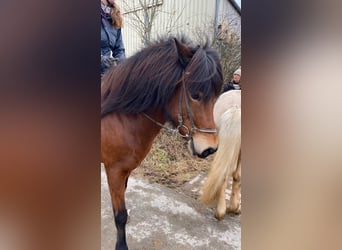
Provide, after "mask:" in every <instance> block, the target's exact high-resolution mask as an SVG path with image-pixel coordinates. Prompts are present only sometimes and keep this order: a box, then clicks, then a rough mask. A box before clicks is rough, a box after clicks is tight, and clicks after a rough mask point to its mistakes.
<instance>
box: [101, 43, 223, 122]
mask: <svg viewBox="0 0 342 250" xmlns="http://www.w3.org/2000/svg"><path fill="white" fill-rule="evenodd" d="M184 70H186V72H187V74H185V83H186V86H187V89H188V90H189V91H190V92H191V93H197V92H198V91H201V92H202V93H203V96H202V98H203V100H204V101H208V100H209V99H210V97H212V96H213V95H215V96H218V95H219V93H220V91H221V87H222V84H223V77H222V70H221V64H220V61H219V57H218V54H217V52H216V51H215V50H213V49H211V48H209V47H208V46H207V45H205V46H203V47H202V46H193V45H192V44H191V43H190V42H189V41H188V40H186V39H185V38H184V37H182V38H181V39H179V40H178V39H176V38H174V37H169V38H166V39H160V40H159V41H157V42H155V43H153V44H150V45H149V46H148V47H147V48H145V49H143V50H141V51H140V52H138V53H136V54H135V55H133V56H132V57H130V58H128V59H126V60H125V61H123V62H122V63H121V64H119V65H118V66H117V67H114V68H111V69H109V70H108V72H107V73H106V74H105V75H104V77H103V79H102V81H103V86H102V87H101V117H104V116H105V115H107V114H109V113H111V112H124V113H131V114H137V113H141V112H146V111H148V110H157V109H163V108H164V107H165V106H166V105H167V103H168V102H169V101H170V98H171V97H172V96H173V95H174V92H175V89H176V87H177V84H178V83H180V82H181V78H182V74H183V71H184Z"/></svg>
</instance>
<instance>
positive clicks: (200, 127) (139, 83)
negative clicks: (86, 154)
mask: <svg viewBox="0 0 342 250" xmlns="http://www.w3.org/2000/svg"><path fill="white" fill-rule="evenodd" d="M222 84H223V76H222V69H221V64H220V60H219V56H218V54H217V52H216V50H214V49H212V48H210V47H209V46H208V45H207V44H206V45H204V46H199V45H197V46H194V45H193V44H192V43H191V42H189V41H188V40H187V39H186V38H185V37H181V38H179V39H177V38H174V37H169V38H164V39H159V40H158V41H156V42H155V43H152V44H150V45H149V46H148V47H146V48H145V49H143V50H141V51H140V52H138V53H136V54H135V55H133V56H132V57H130V58H127V59H126V60H125V61H123V62H122V63H121V64H119V65H118V66H116V67H114V68H111V69H109V70H108V72H106V74H105V75H104V76H103V78H102V86H101V161H102V162H103V164H104V166H105V170H106V175H107V180H108V185H109V190H110V195H111V200H112V206H113V211H114V220H115V226H116V229H117V241H116V249H117V250H122V249H128V247H127V243H126V231H125V226H126V222H127V210H126V206H125V191H126V187H127V180H128V177H129V175H130V173H131V171H132V170H134V169H135V168H136V167H138V166H139V164H140V163H141V161H142V160H143V159H144V158H145V157H146V155H147V153H148V152H149V151H150V149H151V146H152V142H153V140H154V138H155V137H156V136H157V134H158V133H159V132H160V130H161V129H162V128H169V127H166V126H165V124H166V123H168V124H170V125H171V126H172V127H173V130H175V131H177V132H179V134H180V135H182V136H183V137H185V138H186V139H187V140H188V141H189V143H188V148H189V150H190V152H191V153H192V154H193V155H197V156H198V157H201V158H205V157H207V156H208V155H210V154H212V153H214V152H215V151H216V149H217V144H218V142H217V135H216V129H215V123H214V119H213V108H214V102H215V101H216V99H217V97H218V95H219V94H220V91H221V88H222Z"/></svg>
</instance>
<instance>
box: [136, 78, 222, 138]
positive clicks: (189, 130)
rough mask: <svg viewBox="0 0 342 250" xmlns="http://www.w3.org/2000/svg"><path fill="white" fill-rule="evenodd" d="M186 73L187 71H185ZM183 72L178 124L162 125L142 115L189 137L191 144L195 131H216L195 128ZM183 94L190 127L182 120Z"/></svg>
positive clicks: (214, 130) (211, 132)
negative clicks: (182, 131)
mask: <svg viewBox="0 0 342 250" xmlns="http://www.w3.org/2000/svg"><path fill="white" fill-rule="evenodd" d="M187 74H188V73H187ZM184 78H185V77H184V72H183V75H182V91H181V93H180V95H179V102H178V126H177V127H176V128H169V127H166V126H164V125H163V124H161V123H160V122H158V121H156V120H154V119H153V118H152V117H150V116H149V115H147V114H146V113H143V115H144V116H145V117H146V118H148V119H149V120H150V121H152V122H153V123H155V124H156V125H158V126H160V127H162V128H164V129H166V130H168V131H172V132H176V133H177V132H178V133H179V134H180V135H181V136H182V137H184V138H186V139H188V140H189V139H190V140H191V142H192V144H193V138H192V136H193V134H194V133H196V132H200V133H209V134H213V133H216V132H217V131H216V129H206V128H197V127H196V125H195V123H194V119H193V115H192V112H191V108H190V104H189V98H188V96H187V94H186V88H185V80H184ZM183 95H184V97H185V108H186V114H187V116H188V118H189V121H190V126H191V128H188V127H187V126H186V125H185V123H184V120H183V109H182V100H183ZM181 128H183V129H185V130H186V131H187V132H186V133H185V135H182V134H181V132H180V130H181Z"/></svg>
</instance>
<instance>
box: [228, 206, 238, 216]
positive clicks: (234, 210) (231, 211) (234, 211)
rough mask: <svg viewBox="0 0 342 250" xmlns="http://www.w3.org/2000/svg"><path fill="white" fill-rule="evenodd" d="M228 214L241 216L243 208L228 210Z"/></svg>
mask: <svg viewBox="0 0 342 250" xmlns="http://www.w3.org/2000/svg"><path fill="white" fill-rule="evenodd" d="M227 214H233V215H239V214H241V207H238V208H229V207H228V208H227Z"/></svg>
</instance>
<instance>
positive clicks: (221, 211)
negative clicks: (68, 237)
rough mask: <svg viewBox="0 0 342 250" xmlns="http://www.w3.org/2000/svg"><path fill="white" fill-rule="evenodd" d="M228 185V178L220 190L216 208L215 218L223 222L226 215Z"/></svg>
mask: <svg viewBox="0 0 342 250" xmlns="http://www.w3.org/2000/svg"><path fill="white" fill-rule="evenodd" d="M227 184H228V176H226V178H225V179H224V183H223V185H222V187H221V190H220V196H219V199H218V202H217V206H216V212H215V218H216V219H218V220H222V219H223V218H224V216H225V214H226V209H227V207H226V188H227Z"/></svg>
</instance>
